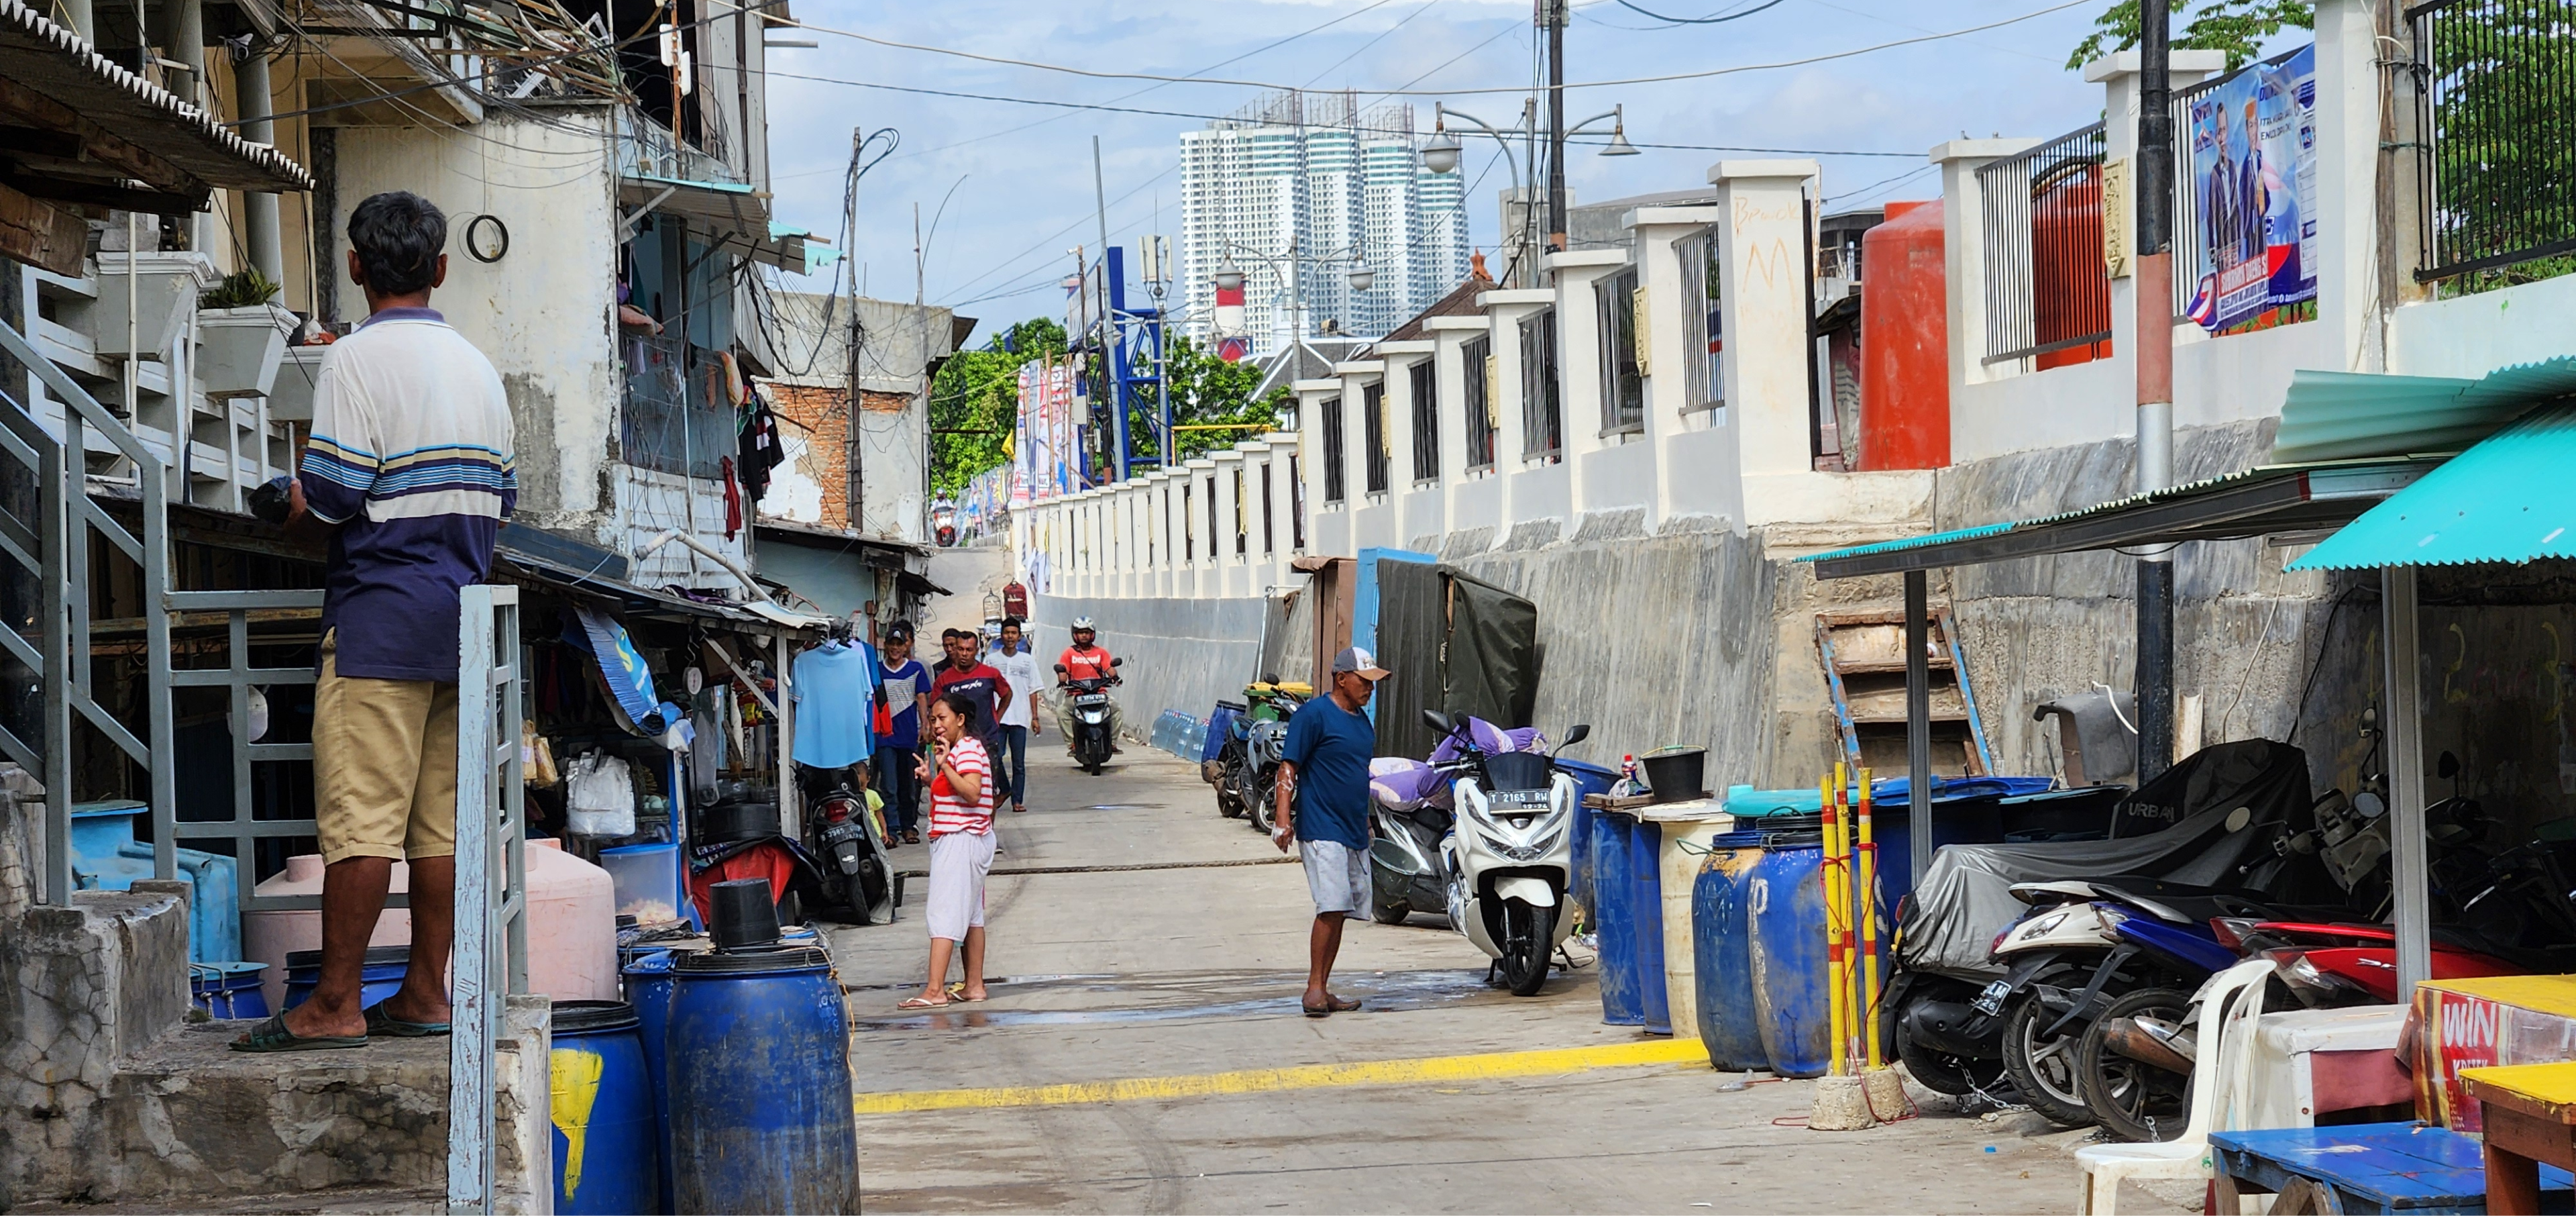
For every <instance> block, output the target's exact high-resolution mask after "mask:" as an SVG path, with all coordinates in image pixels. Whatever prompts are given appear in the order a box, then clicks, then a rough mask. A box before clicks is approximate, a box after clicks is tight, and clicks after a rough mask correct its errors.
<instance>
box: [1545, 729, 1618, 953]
mask: <svg viewBox="0 0 2576 1216" xmlns="http://www.w3.org/2000/svg"><path fill="white" fill-rule="evenodd" d="M1556 766H1557V767H1558V768H1561V769H1564V770H1565V771H1566V772H1567V773H1568V774H1570V775H1571V776H1572V777H1573V778H1574V827H1573V832H1574V841H1573V845H1574V902H1576V903H1578V904H1581V905H1583V910H1584V912H1585V914H1586V915H1589V916H1590V917H1591V918H1592V922H1593V923H1594V924H1599V923H1600V920H1601V914H1600V911H1599V910H1598V908H1596V907H1595V906H1594V903H1593V898H1592V895H1593V892H1592V808H1591V807H1588V806H1585V805H1583V800H1584V799H1585V798H1587V797H1589V796H1591V795H1593V794H1607V793H1609V792H1610V784H1611V783H1612V782H1614V781H1617V780H1618V779H1619V774H1617V773H1615V772H1613V771H1611V770H1609V769H1606V768H1603V767H1601V766H1600V765H1598V764H1586V763H1584V762H1583V761H1580V760H1559V761H1557V762H1556Z"/></svg>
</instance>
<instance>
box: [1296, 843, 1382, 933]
mask: <svg viewBox="0 0 2576 1216" xmlns="http://www.w3.org/2000/svg"><path fill="white" fill-rule="evenodd" d="M1297 856H1298V857H1299V858H1300V859H1302V860H1303V861H1304V862H1305V863H1306V891H1307V893H1308V894H1311V895H1313V896H1314V897H1315V915H1317V916H1328V915H1331V914H1332V913H1335V912H1339V913H1342V914H1343V915H1345V916H1359V917H1366V916H1368V915H1370V912H1371V906H1372V905H1371V903H1370V900H1369V895H1370V884H1369V861H1368V850H1366V849H1354V848H1352V847H1350V846H1349V845H1346V844H1340V843H1337V842H1334V841H1330V840H1300V841H1298V842H1297Z"/></svg>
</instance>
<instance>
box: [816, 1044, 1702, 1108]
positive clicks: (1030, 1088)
mask: <svg viewBox="0 0 2576 1216" xmlns="http://www.w3.org/2000/svg"><path fill="white" fill-rule="evenodd" d="M1707 1062H1708V1050H1707V1048H1706V1047H1704V1046H1702V1045H1701V1044H1700V1042H1699V1041H1698V1040H1697V1039H1648V1040H1645V1041H1642V1042H1635V1043H1615V1044H1605V1045H1603V1046H1598V1047H1561V1048H1555V1049H1551V1050H1545V1051H1497V1052H1488V1053H1485V1054H1483V1055H1472V1056H1429V1057H1425V1058H1421V1059H1413V1060H1367V1061H1362V1062H1360V1063H1356V1064H1304V1065H1299V1066H1297V1067H1294V1068H1248V1069H1243V1070H1241V1071H1238V1072H1210V1073H1199V1074H1197V1075H1194V1076H1180V1077H1133V1078H1129V1079H1127V1080H1124V1081H1084V1082H1078V1083H1075V1084H1071V1085H1010V1086H1002V1087H999V1088H993V1089H923V1090H909V1091H898V1092H893V1093H863V1094H860V1095H858V1100H857V1102H856V1103H855V1106H856V1109H857V1112H858V1113H859V1114H862V1115H887V1114H894V1113H897V1112H901V1111H915V1110H960V1109H986V1108H996V1107H1007V1106H1065V1105H1071V1104H1075V1103H1082V1102H1134V1101H1157V1100H1168V1099H1172V1098H1205V1097H1216V1096H1220V1095H1227V1094H1255V1093H1273V1092H1277V1091H1279V1090H1288V1089H1321V1088H1326V1087H1330V1086H1339V1085H1409V1084H1421V1083H1424V1082H1429V1081H1490V1080H1496V1079H1499V1078H1503V1077H1542V1076H1549V1075H1553V1074H1558V1073H1570V1072H1585V1071H1588V1070H1591V1069H1595V1068H1624V1067H1634V1066H1637V1065H1642V1064H1681V1063H1695V1064H1706V1063H1707Z"/></svg>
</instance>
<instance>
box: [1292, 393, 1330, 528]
mask: <svg viewBox="0 0 2576 1216" xmlns="http://www.w3.org/2000/svg"><path fill="white" fill-rule="evenodd" d="M1339 403H1340V402H1339V400H1338V399H1336V401H1335V404H1339ZM1303 468H1304V466H1302V465H1300V464H1299V463H1298V461H1297V457H1295V456H1290V457H1289V458H1288V547H1289V548H1290V549H1293V550H1295V551H1297V552H1300V553H1302V552H1305V549H1306V476H1305V474H1304V472H1303V471H1302V470H1303Z"/></svg>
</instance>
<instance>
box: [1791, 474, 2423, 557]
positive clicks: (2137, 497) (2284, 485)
mask: <svg viewBox="0 0 2576 1216" xmlns="http://www.w3.org/2000/svg"><path fill="white" fill-rule="evenodd" d="M2435 463H2436V460H2435V459H2433V458H2416V457H2397V458H2386V457H2382V458H2376V459H2369V460H2349V461H2328V462H2322V463H2316V464H2304V465H2266V466H2263V467H2261V468H2253V469H2246V470H2243V471H2241V472H2236V473H2229V474H2225V475H2223V476H2219V477H2210V478H2205V479H2203V480H2200V481H2195V482H2192V483H2190V484H2188V485H2180V486H2173V487H2169V488H2167V489H2162V490H2155V491H2150V492H2148V493H2144V494H2132V495H2130V496H2128V497H2126V498H2121V499H2116V500H2114V501H2111V502H2106V503H2102V504H2099V505H2097V506H2091V507H2084V508H2081V509H2079V510H2073V511H2060V512H2058V513H2056V514H2053V515H2043V516H2039V517H2037V518H2034V519H2023V520H2014V521H2010V522H2006V523H1992V524H1979V525H1977V526H1974V527H1968V528H1955V529H1952V530H1950V531H1947V532H1936V533H1933V534H1931V535H1929V536H1912V537H1907V538H1905V539H1902V540H1892V541H1881V542H1879V543H1877V544H1870V545H1857V546H1853V547H1851V548H1846V549H1836V550H1833V551H1830V552H1826V553H1818V554H1813V555H1810V556H1807V557H1803V558H1799V559H1797V560H1799V561H1804V562H1813V563H1817V564H1818V566H1819V568H1818V570H1817V576H1818V577H1820V578H1849V577H1855V576H1860V575H1870V574H1889V573H1896V572H1898V571H1903V570H1920V569H1930V568H1932V567H1935V566H1957V565H1976V564H1979V563H1983V562H1990V561H2003V560H2007V559H2012V558H2020V557H2036V556H2039V555H2041V554H2047V553H2076V552H2083V551H2086V550H2091V549H2101V548H2117V547H2124V546H2135V545H2164V544H2177V543H2180V542H2183V541H2190V540H2228V539H2235V538H2241V537H2247V536H2260V535H2265V534H2268V533H2278V532H2305V531H2312V530H2317V529H2322V528H2332V527H2340V526H2342V525H2343V524H2345V523H2348V522H2350V521H2351V520H2352V519H2354V518H2355V517H2356V516H2358V515H2360V514H2361V513H2362V511H2363V510H2364V509H2365V508H2366V507H2367V506H2369V505H2372V504H2375V503H2377V502H2378V501H2379V500H2381V499H2384V498H2386V497H2388V496H2389V495H2391V494H2394V493H2396V492H2397V491H2399V490H2400V489H2402V488H2404V487H2405V486H2407V485H2409V484H2412V483H2413V482H2414V481H2415V480H2416V479H2417V478H2419V477H2421V476H2423V475H2424V473H2425V472H2426V471H2427V470H2428V469H2430V468H2431V467H2432V466H2433V465H2434V464H2435Z"/></svg>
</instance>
